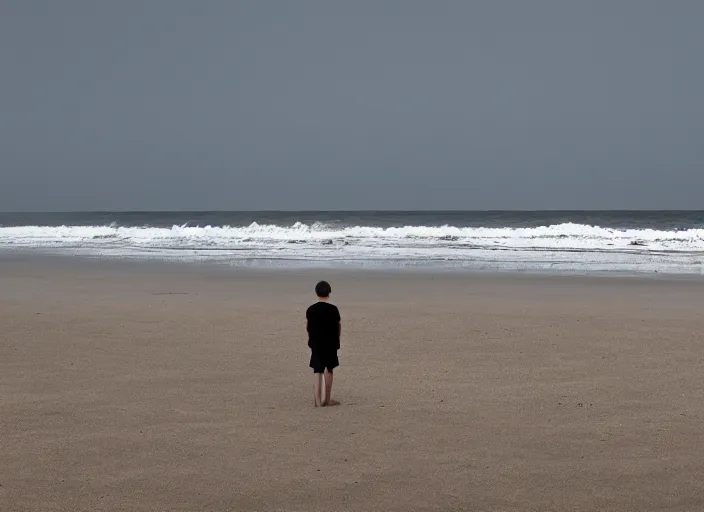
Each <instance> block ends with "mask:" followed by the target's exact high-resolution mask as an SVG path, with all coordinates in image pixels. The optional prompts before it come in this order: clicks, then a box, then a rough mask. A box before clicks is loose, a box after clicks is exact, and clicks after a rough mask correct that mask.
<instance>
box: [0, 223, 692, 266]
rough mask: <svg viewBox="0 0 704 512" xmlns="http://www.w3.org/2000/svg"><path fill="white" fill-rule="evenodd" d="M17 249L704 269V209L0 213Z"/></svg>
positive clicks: (4, 235) (271, 260)
mask: <svg viewBox="0 0 704 512" xmlns="http://www.w3.org/2000/svg"><path fill="white" fill-rule="evenodd" d="M17 251H31V252H40V253H43V254H63V255H76V256H88V257H100V258H116V259H125V258H128V259H135V258H137V259H152V260H171V261H173V260H178V261H185V262H219V263H224V264H229V265H233V266H262V267H264V266H276V267H294V266H324V267H330V266H345V267H368V268H371V267H374V268H405V269H415V268H437V269H448V270H452V269H456V270H457V269H467V270H477V271H479V270H485V271H511V272H558V273H568V274H569V273H573V274H597V273H598V274H604V273H606V274H609V273H618V274H622V273H629V274H690V275H695V274H696V275H702V274H703V271H702V269H704V211H532V212H519V211H493V212H484V211H481V212H480V211H442V212H429V211H422V212H421V211H417V212H402V211H368V212H356V211H355V212H341V211H335V212H191V211H189V212H86V213H0V254H2V253H8V252H17Z"/></svg>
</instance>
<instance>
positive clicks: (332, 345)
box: [306, 302, 340, 350]
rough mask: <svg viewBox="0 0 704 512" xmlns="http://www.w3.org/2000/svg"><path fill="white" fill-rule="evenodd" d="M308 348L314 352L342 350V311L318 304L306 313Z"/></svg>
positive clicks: (330, 305) (323, 303) (325, 304)
mask: <svg viewBox="0 0 704 512" xmlns="http://www.w3.org/2000/svg"><path fill="white" fill-rule="evenodd" d="M306 320H307V321H308V327H307V329H308V346H309V347H310V348H312V349H313V350H340V311H339V310H338V309H337V307H336V306H333V305H332V304H328V303H327V302H317V303H315V304H313V305H312V306H311V307H309V308H308V310H307V311H306Z"/></svg>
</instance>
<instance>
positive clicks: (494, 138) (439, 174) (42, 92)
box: [0, 0, 704, 211]
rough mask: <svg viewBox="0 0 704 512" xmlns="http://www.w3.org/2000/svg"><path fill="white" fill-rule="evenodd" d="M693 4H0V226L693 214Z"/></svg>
mask: <svg viewBox="0 0 704 512" xmlns="http://www.w3.org/2000/svg"><path fill="white" fill-rule="evenodd" d="M702 27H704V2H702V1H701V0H670V1H664V0H663V1H660V0H603V1H598V0H593V1H586V0H585V1H578V0H574V1H571V0H554V1H544V0H531V1H526V0H485V1H479V0H477V1H468V0H457V1H443V0H433V1H431V0H426V1H415V0H386V1H385V0H372V1H367V0H355V1H336V0H320V1H306V0H297V1H273V0H271V1H267V0H251V1H244V0H242V1H236V0H222V1H219V0H198V1H196V0H142V1H135V0H120V1H107V0H105V1H98V0H83V1H78V0H62V1H56V0H44V1H40V0H2V1H0V178H1V179H2V187H0V210H6V211H7V210H65V209H69V210H84V209H234V210H246V209H554V208H562V209H580V208H587V209H590V208H684V209H686V208H704V97H703V94H704V93H703V92H702V91H704V57H703V56H702V55H703V54H702V52H703V49H704V29H702Z"/></svg>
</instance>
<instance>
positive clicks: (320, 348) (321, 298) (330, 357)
mask: <svg viewBox="0 0 704 512" xmlns="http://www.w3.org/2000/svg"><path fill="white" fill-rule="evenodd" d="M331 291H332V289H331V288H330V285H329V284H328V283H327V282H326V281H320V282H319V283H318V284H317V285H316V286H315V294H316V295H317V296H318V302H317V303H315V304H313V305H312V306H311V307H309V308H308V310H307V311H306V330H307V331H308V347H310V350H311V355H310V367H311V368H313V404H314V405H315V406H316V407H321V406H322V407H324V406H327V405H340V402H336V401H335V400H332V399H331V398H330V393H331V392H332V376H333V375H332V373H333V370H334V369H335V368H337V367H338V366H339V365H340V361H339V360H338V359H337V351H338V350H340V334H341V332H342V325H341V324H340V311H339V310H338V309H337V307H336V306H333V305H332V304H330V303H328V299H329V298H330V293H331ZM323 374H325V400H321V398H322V397H321V394H322V390H321V388H322V380H323Z"/></svg>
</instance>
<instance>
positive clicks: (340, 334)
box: [337, 310, 342, 350]
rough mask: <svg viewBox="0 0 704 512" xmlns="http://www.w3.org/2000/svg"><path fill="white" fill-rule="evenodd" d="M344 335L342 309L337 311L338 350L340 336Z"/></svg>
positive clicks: (338, 347) (338, 348)
mask: <svg viewBox="0 0 704 512" xmlns="http://www.w3.org/2000/svg"><path fill="white" fill-rule="evenodd" d="M341 336H342V318H340V310H338V311H337V350H340V337H341Z"/></svg>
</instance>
